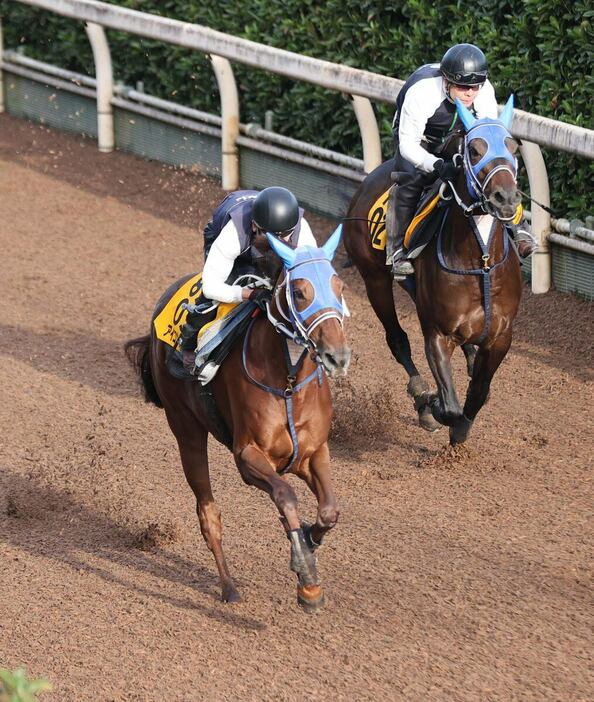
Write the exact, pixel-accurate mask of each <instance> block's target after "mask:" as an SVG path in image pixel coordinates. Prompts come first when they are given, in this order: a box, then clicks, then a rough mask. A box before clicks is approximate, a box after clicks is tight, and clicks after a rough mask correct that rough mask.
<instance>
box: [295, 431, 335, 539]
mask: <svg viewBox="0 0 594 702" xmlns="http://www.w3.org/2000/svg"><path fill="white" fill-rule="evenodd" d="M298 475H299V477H300V478H303V479H304V480H305V482H306V483H307V485H308V486H309V488H310V490H311V491H312V492H313V494H314V495H315V496H316V499H317V501H318V514H317V517H316V521H315V524H312V525H311V527H310V526H309V525H305V528H304V533H305V537H306V539H307V542H308V545H309V546H310V548H312V549H313V550H315V549H316V548H318V546H320V545H321V543H322V539H323V538H324V535H325V534H326V533H327V532H328V531H330V529H332V528H333V527H334V526H336V523H337V522H338V515H339V514H340V510H339V509H338V502H337V500H336V497H335V495H334V489H333V487H332V478H331V475H330V451H329V450H328V443H327V442H326V443H324V444H322V446H320V448H319V449H318V450H317V451H316V452H315V453H314V454H312V456H311V457H310V459H309V466H308V469H307V470H306V471H304V472H303V473H298ZM302 526H303V524H302Z"/></svg>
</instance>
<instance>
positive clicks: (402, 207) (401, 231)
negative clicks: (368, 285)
mask: <svg viewBox="0 0 594 702" xmlns="http://www.w3.org/2000/svg"><path fill="white" fill-rule="evenodd" d="M399 189H400V188H397V189H396V197H395V198H394V199H395V200H396V212H395V213H394V225H393V230H392V241H393V244H392V246H393V250H394V254H393V256H392V272H393V274H394V280H404V279H405V278H406V276H407V275H410V274H411V273H414V272H415V269H414V268H413V265H412V263H411V262H410V261H408V260H407V259H406V251H405V250H404V235H405V234H406V230H407V229H408V225H409V224H410V223H411V221H412V218H413V217H414V214H415V208H414V207H410V206H407V205H406V204H405V203H402V202H400V198H399V197H398V190H399Z"/></svg>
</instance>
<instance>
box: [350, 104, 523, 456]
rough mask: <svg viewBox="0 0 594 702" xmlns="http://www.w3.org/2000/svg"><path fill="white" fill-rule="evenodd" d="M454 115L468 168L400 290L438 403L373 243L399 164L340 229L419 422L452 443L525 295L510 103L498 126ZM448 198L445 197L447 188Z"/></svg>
mask: <svg viewBox="0 0 594 702" xmlns="http://www.w3.org/2000/svg"><path fill="white" fill-rule="evenodd" d="M457 109H458V114H459V115H460V118H461V120H462V122H463V124H464V126H465V128H466V131H467V133H466V136H465V138H464V155H463V157H462V156H460V157H459V158H460V160H461V161H462V162H463V168H462V169H461V172H460V175H459V177H458V178H457V181H456V183H454V184H449V192H450V195H449V197H450V198H452V205H451V206H450V208H449V211H448V214H447V215H446V217H445V219H444V220H443V223H442V227H441V229H440V231H439V233H438V235H437V236H435V237H434V238H433V240H432V241H431V242H430V244H429V245H427V246H426V247H425V249H424V250H423V251H422V252H421V254H420V255H419V256H418V257H417V258H416V259H415V260H414V267H415V275H414V281H413V284H412V286H411V285H410V283H408V282H407V283H405V284H402V285H403V287H404V286H406V288H405V289H407V291H408V292H409V293H410V294H411V296H412V297H413V299H414V301H415V304H416V308H417V314H418V317H419V320H420V323H421V328H422V331H423V336H424V339H425V354H426V356H427V360H428V363H429V367H430V368H431V372H432V373H433V376H434V378H435V382H436V384H437V395H432V394H430V392H429V388H428V385H427V383H426V382H425V380H424V379H423V378H422V377H421V375H420V374H419V371H418V370H417V368H416V366H415V364H414V362H413V360H412V356H411V349H410V344H409V341H408V337H407V335H406V333H405V331H404V330H403V329H402V327H401V326H400V324H399V322H398V316H397V314H396V308H395V305H394V297H393V291H392V273H391V270H390V268H388V266H386V260H385V253H384V251H382V250H378V249H376V248H374V247H373V244H372V237H371V236H370V230H369V213H370V208H372V206H373V204H374V203H375V202H377V201H378V198H380V197H381V196H382V193H384V192H385V191H386V190H387V189H388V188H389V187H390V185H391V182H390V171H391V170H392V168H393V161H389V162H386V163H384V164H382V165H381V166H379V167H378V168H376V169H375V170H374V171H373V172H372V173H370V174H369V175H368V176H367V178H366V179H365V180H364V181H363V183H362V184H361V186H360V188H359V190H358V191H357V192H356V193H355V195H354V197H353V199H352V201H351V205H350V208H349V211H348V214H347V217H346V221H345V225H344V244H345V248H346V250H347V252H348V254H349V256H350V258H351V260H352V261H353V262H354V263H355V265H356V266H357V268H358V269H359V272H360V273H361V276H362V277H363V280H364V282H365V286H366V289H367V295H368V297H369V300H370V302H371V305H372V307H373V309H374V311H375V312H376V314H377V316H378V318H379V319H380V321H381V323H382V325H383V327H384V329H385V332H386V340H387V342H388V346H389V347H390V350H391V351H392V354H393V356H394V357H395V358H396V360H397V361H398V362H399V363H401V364H402V365H403V366H404V368H405V370H406V372H407V373H408V376H409V383H408V386H407V390H408V392H409V394H410V395H412V397H413V398H414V402H415V408H416V409H417V411H418V412H419V422H420V424H421V426H424V428H427V429H429V430H433V429H434V428H435V426H434V423H433V421H432V419H434V420H436V421H437V422H439V424H443V425H446V426H448V427H449V428H450V443H452V444H457V443H461V442H464V441H465V440H466V438H467V437H468V433H469V431H470V427H471V426H472V423H473V421H474V419H475V417H476V415H477V414H478V412H479V410H480V409H481V407H482V406H483V405H484V403H485V401H486V399H487V397H488V393H489V387H490V384H491V380H492V378H493V375H494V373H495V371H496V370H497V368H498V366H499V364H500V363H501V361H502V360H503V358H504V357H505V355H506V353H507V351H508V349H509V347H510V344H511V339H512V325H513V321H514V319H515V317H516V314H517V311H518V306H519V302H520V297H521V291H522V279H521V274H520V264H519V259H518V256H517V254H516V252H515V249H513V247H510V242H509V236H508V234H507V232H506V230H505V227H504V223H506V222H509V221H511V220H512V219H514V218H515V217H516V216H517V212H518V211H519V208H520V193H519V192H518V189H517V185H516V173H517V163H516V159H515V156H514V154H515V152H516V150H517V148H518V142H517V141H516V140H515V139H514V138H513V137H512V136H511V134H510V133H509V126H510V124H511V119H512V114H513V99H512V98H510V100H509V101H508V103H507V105H506V107H505V109H504V111H503V112H502V114H501V116H500V119H498V120H495V119H481V120H475V118H474V117H473V115H472V114H471V113H470V112H469V111H468V110H466V108H464V106H463V105H461V104H460V103H458V104H457ZM442 192H443V194H444V197H447V195H446V192H447V189H443V188H442ZM458 345H460V346H462V348H463V350H464V353H465V355H466V359H467V364H468V371H469V375H470V377H471V380H470V384H469V386H468V391H467V395H466V401H465V404H464V406H463V407H462V406H461V405H460V402H459V400H458V397H457V395H456V389H455V387H454V382H453V377H452V369H451V365H450V359H451V355H452V353H453V351H454V348H455V347H456V346H458ZM476 347H478V349H477V348H476Z"/></svg>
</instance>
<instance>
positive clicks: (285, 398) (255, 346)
mask: <svg viewBox="0 0 594 702" xmlns="http://www.w3.org/2000/svg"><path fill="white" fill-rule="evenodd" d="M340 235H341V231H340V228H339V229H338V230H337V231H336V232H335V233H334V234H333V235H332V236H331V237H330V239H329V240H328V241H327V242H326V244H325V245H324V246H323V247H321V248H319V249H315V248H310V247H301V248H299V249H296V250H293V249H291V248H290V247H288V246H287V245H285V244H283V243H282V242H280V241H278V240H276V239H274V237H271V236H268V240H269V243H270V246H271V247H272V248H273V249H274V251H275V253H276V254H277V255H278V256H280V258H281V259H282V261H283V264H284V266H283V270H282V272H281V274H280V276H279V277H278V281H277V284H276V286H275V288H274V292H273V297H272V301H271V302H270V303H269V304H268V305H267V312H266V314H258V311H256V313H255V314H256V316H255V317H254V319H253V321H252V323H251V325H250V326H249V328H248V330H247V332H246V333H245V335H244V338H243V340H241V341H240V342H238V343H237V344H236V345H235V346H234V347H233V349H232V350H231V352H230V354H229V356H228V357H227V358H226V359H225V361H224V362H223V364H222V365H221V368H220V370H219V371H218V374H217V375H216V376H215V378H214V380H213V381H212V382H211V383H210V384H209V385H210V386H211V388H212V395H213V396H214V400H215V401H216V406H217V408H218V411H219V413H220V414H219V417H221V418H222V420H223V421H224V424H225V426H226V427H227V428H228V447H229V448H230V449H231V450H232V452H233V456H234V458H235V462H236V464H237V467H238V468H239V472H240V474H241V477H242V478H243V480H244V482H246V483H247V484H248V485H255V486H256V487H258V488H260V489H261V490H264V491H266V492H267V493H268V494H269V495H270V497H271V498H272V500H273V501H274V503H275V505H276V507H277V508H278V510H279V513H280V515H281V522H282V524H283V526H284V528H285V531H286V533H287V536H288V538H289V541H290V544H291V569H292V570H294V571H295V572H296V574H297V577H298V590H297V592H298V601H299V603H300V604H301V605H302V606H304V607H305V608H308V609H311V610H313V609H316V608H317V607H320V606H321V605H322V604H323V591H322V587H321V585H320V580H319V577H318V574H317V558H316V554H315V553H314V552H315V550H316V548H317V547H318V546H319V545H320V543H321V541H322V538H323V536H324V534H325V533H326V532H327V531H328V530H329V529H331V528H332V527H333V526H334V525H335V524H336V522H337V520H338V514H339V510H338V505H337V501H336V498H335V496H334V492H333V488H332V481H331V477H330V455H329V451H328V434H329V431H330V421H331V417H332V398H331V395H330V390H329V387H328V380H327V378H326V375H327V374H328V375H330V376H337V375H343V374H345V373H346V370H347V367H348V364H349V360H350V350H349V348H348V347H347V344H346V339H345V335H344V332H343V318H344V315H345V313H346V308H345V306H344V305H345V303H344V300H343V298H342V288H343V284H342V281H340V279H339V278H338V276H337V275H336V273H335V271H334V269H333V267H332V265H331V263H330V260H331V259H332V257H333V255H334V252H335V250H336V247H337V246H338V243H339V240H340ZM277 263H278V259H277ZM280 268H281V266H280V265H279V269H280ZM180 282H183V279H182V281H178V284H175V285H173V286H172V287H171V288H170V289H169V290H168V291H167V292H166V293H165V294H164V295H163V297H161V299H160V300H159V302H158V303H157V306H156V309H155V312H154V315H153V318H152V320H153V322H154V320H155V318H156V317H157V315H158V314H159V312H160V311H161V310H162V309H163V308H164V307H165V305H166V304H167V302H168V300H169V299H170V298H171V296H172V295H173V294H174V293H175V291H176V290H177V289H178V288H179V283H180ZM250 304H251V303H250ZM167 348H168V347H167V345H166V344H165V343H163V341H161V340H159V339H157V338H156V335H155V328H154V325H153V324H151V333H150V334H149V335H147V336H145V337H142V338H140V339H133V340H131V341H129V342H127V344H126V353H127V354H128V357H129V358H130V360H131V361H132V362H133V363H134V366H135V368H136V371H137V373H138V374H139V376H140V378H141V380H142V383H143V385H144V391H145V397H146V399H147V401H152V402H154V403H155V404H156V405H157V406H160V407H164V409H165V414H166V416H167V421H168V423H169V426H170V428H171V431H172V432H173V434H174V435H175V437H176V439H177V442H178V445H179V451H180V456H181V461H182V465H183V469H184V473H185V476H186V479H187V481H188V483H189V485H190V487H191V488H192V490H193V492H194V494H195V496H196V508H197V513H198V518H199V522H200V529H201V531H202V535H203V537H204V540H205V541H206V544H207V546H208V548H209V549H210V550H211V551H212V553H213V555H214V558H215V561H216V565H217V568H218V571H219V576H220V581H221V587H222V599H223V600H224V601H226V602H236V601H238V600H239V599H240V597H239V593H238V591H237V588H236V587H235V584H234V583H233V580H232V578H231V575H230V573H229V568H228V566H227V563H226V561H225V556H224V554H223V548H222V526H221V518H220V510H219V508H218V507H217V505H216V503H215V502H214V498H213V494H212V490H211V484H210V477H209V466H208V455H207V438H208V435H209V433H214V434H215V435H216V434H217V430H216V426H213V423H212V417H211V416H208V413H207V412H205V410H204V406H203V404H202V402H201V399H200V392H201V387H200V386H199V384H198V383H197V382H195V381H192V380H179V379H176V378H174V377H173V376H172V375H170V373H169V372H168V370H167V368H166V352H167ZM287 472H290V473H293V474H295V475H298V476H299V477H300V478H302V479H303V480H304V481H305V482H306V483H307V485H308V486H309V488H310V489H311V490H312V492H313V493H314V495H315V496H316V498H317V501H318V510H317V519H316V521H315V523H314V524H313V525H311V526H310V525H308V524H306V523H305V522H302V521H301V520H300V517H299V514H298V511H297V497H296V494H295V492H294V490H293V488H292V487H291V486H290V484H289V483H288V482H287V480H286V479H285V477H284V475H285V473H287Z"/></svg>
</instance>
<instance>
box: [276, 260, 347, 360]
mask: <svg viewBox="0 0 594 702" xmlns="http://www.w3.org/2000/svg"><path fill="white" fill-rule="evenodd" d="M320 253H321V252H320V251H319V250H316V249H312V248H309V247H304V248H303V249H301V250H299V251H298V254H297V259H296V261H295V263H294V264H293V265H292V266H290V267H289V268H285V270H286V276H285V278H284V280H282V281H281V283H280V284H278V285H277V286H276V287H275V290H274V293H273V299H274V301H275V303H276V305H275V306H276V310H277V311H278V313H279V315H280V317H282V319H278V318H277V317H275V316H274V314H273V312H272V310H271V306H270V304H267V305H266V314H267V317H268V320H269V321H270V323H271V324H272V325H273V326H274V327H275V329H276V330H277V331H278V332H280V333H282V334H283V335H284V336H285V337H287V338H288V339H290V340H291V341H293V342H294V343H296V344H298V345H300V346H304V347H305V348H307V349H309V350H310V351H312V353H313V354H314V356H316V357H317V355H318V349H317V346H316V343H315V341H314V340H313V339H312V338H311V334H312V332H313V330H314V329H316V328H317V327H318V326H319V325H320V324H322V322H325V321H326V320H328V319H336V320H337V321H338V323H339V324H340V326H341V327H342V326H343V325H344V318H345V316H346V317H348V316H349V311H348V307H347V305H346V302H345V300H344V298H342V299H341V300H339V299H338V298H337V297H336V295H335V294H334V291H333V290H332V284H331V281H332V278H333V277H334V276H335V275H336V271H335V270H334V268H333V267H332V264H331V263H330V261H329V260H328V259H327V258H326V257H325V256H322V255H320ZM314 277H315V278H316V279H317V280H314ZM295 279H301V280H306V281H308V282H309V284H310V285H311V286H312V288H313V291H314V299H313V300H312V301H311V302H310V304H309V305H308V306H307V307H306V308H305V309H304V310H301V311H300V310H298V309H297V304H296V302H295V297H294V293H293V286H292V285H291V283H292V281H293V280H295ZM283 301H284V302H285V303H286V310H287V311H285V309H283V307H284V306H283V304H282V303H283ZM319 312H321V314H317V313H319ZM313 315H316V316H315V317H313V319H311V318H312V316H313ZM309 320H311V321H309Z"/></svg>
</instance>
